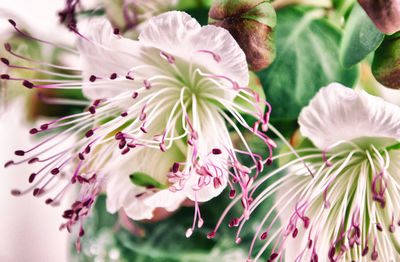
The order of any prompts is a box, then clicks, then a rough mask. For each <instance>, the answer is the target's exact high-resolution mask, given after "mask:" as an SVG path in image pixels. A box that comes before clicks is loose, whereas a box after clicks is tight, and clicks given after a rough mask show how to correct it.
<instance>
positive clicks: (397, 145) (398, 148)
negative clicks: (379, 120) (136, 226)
mask: <svg viewBox="0 0 400 262" xmlns="http://www.w3.org/2000/svg"><path fill="white" fill-rule="evenodd" d="M386 150H387V151H390V150H400V143H396V144H393V145H390V146H388V147H386Z"/></svg>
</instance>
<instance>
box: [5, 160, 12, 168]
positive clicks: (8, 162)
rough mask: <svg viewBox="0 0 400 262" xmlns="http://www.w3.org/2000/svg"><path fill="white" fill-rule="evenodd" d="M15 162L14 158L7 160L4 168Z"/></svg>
mask: <svg viewBox="0 0 400 262" xmlns="http://www.w3.org/2000/svg"><path fill="white" fill-rule="evenodd" d="M13 164H14V161H13V160H10V161H7V162H6V163H5V164H4V168H6V167H9V166H11V165H13Z"/></svg>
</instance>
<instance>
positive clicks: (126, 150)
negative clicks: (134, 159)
mask: <svg viewBox="0 0 400 262" xmlns="http://www.w3.org/2000/svg"><path fill="white" fill-rule="evenodd" d="M129 150H130V148H129V147H127V148H125V149H124V150H122V152H121V155H125V154H126V153H128V152H129Z"/></svg>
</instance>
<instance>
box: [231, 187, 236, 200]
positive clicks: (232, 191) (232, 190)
mask: <svg viewBox="0 0 400 262" xmlns="http://www.w3.org/2000/svg"><path fill="white" fill-rule="evenodd" d="M235 196H236V191H235V189H231V191H229V198H231V199H232V198H234V197H235Z"/></svg>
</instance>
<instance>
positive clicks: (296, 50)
mask: <svg viewBox="0 0 400 262" xmlns="http://www.w3.org/2000/svg"><path fill="white" fill-rule="evenodd" d="M315 11H317V12H315ZM318 14H319V10H312V11H310V12H305V11H303V10H299V9H297V8H295V7H291V8H285V9H281V10H279V11H278V13H277V15H278V26H277V31H276V37H277V44H276V47H277V56H276V59H275V62H274V63H273V64H272V65H271V66H270V67H268V68H266V69H264V70H262V71H260V72H257V75H258V76H259V78H260V80H261V83H262V85H263V87H264V90H265V94H266V96H267V101H268V102H269V103H270V104H271V106H272V114H271V117H272V118H275V119H296V118H297V116H298V114H299V112H300V110H301V109H302V107H304V106H305V105H307V104H308V102H309V101H310V99H311V98H312V97H313V96H314V95H315V94H316V92H317V91H318V90H319V89H320V88H321V87H323V86H326V85H328V84H329V83H331V82H339V83H342V84H344V85H346V86H348V87H352V86H353V85H354V84H355V83H356V81H357V78H358V70H357V68H352V69H345V68H344V67H343V66H342V65H341V64H340V62H339V44H340V39H341V33H340V31H339V30H338V29H337V28H336V27H334V26H332V25H331V24H329V23H328V22H327V20H326V19H323V18H318V17H317V15H318Z"/></svg>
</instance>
